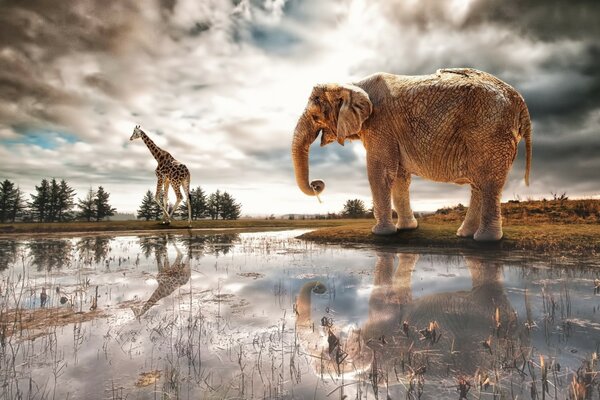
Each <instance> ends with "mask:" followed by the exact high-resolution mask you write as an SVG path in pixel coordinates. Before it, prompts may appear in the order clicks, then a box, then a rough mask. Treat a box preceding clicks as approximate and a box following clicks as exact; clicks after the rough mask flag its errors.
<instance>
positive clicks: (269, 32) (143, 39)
mask: <svg viewBox="0 0 600 400" xmlns="http://www.w3.org/2000/svg"><path fill="white" fill-rule="evenodd" d="M598 15H600V2H598V1H597V0H592V1H582V0H573V1H566V0H565V1H546V0H533V1H527V2H523V1H519V0H510V1H506V0H450V1H433V0H387V1H386V0H331V1H323V0H249V1H247V0H233V1H228V0H205V1H197V0H152V1H151V0H148V1H144V2H140V1H137V0H106V1H101V2H100V1H93V0H65V1H58V2H57V1H54V0H35V1H27V2H23V1H20V0H12V1H11V0H4V1H2V3H0V179H2V180H3V179H10V180H12V181H13V182H15V183H16V184H18V185H19V186H20V187H21V189H23V190H24V191H26V192H28V193H30V192H32V191H33V189H34V186H35V185H36V184H39V182H40V180H41V179H42V178H44V177H46V178H52V177H55V178H57V179H66V180H67V181H68V182H69V183H70V184H71V185H72V186H73V187H74V188H75V189H76V190H77V192H78V194H79V197H83V195H84V194H85V193H86V191H87V190H88V189H89V187H90V186H92V187H94V188H95V187H97V186H100V185H101V186H103V187H104V188H105V189H106V190H108V191H109V192H110V194H111V202H112V205H113V206H115V207H116V208H117V209H118V211H120V212H133V211H135V210H136V209H137V207H138V206H139V203H140V202H141V199H142V197H143V196H144V193H145V192H146V190H148V189H152V190H154V188H155V185H156V177H155V174H154V169H155V167H156V162H155V160H154V159H153V158H152V156H151V154H150V152H149V151H148V150H147V148H146V147H145V145H144V144H143V142H141V141H133V142H130V141H129V137H130V136H131V133H132V131H133V128H134V126H135V125H136V124H141V126H142V129H144V130H145V132H146V133H148V135H149V136H150V137H151V138H152V139H153V140H154V141H155V142H156V144H157V145H159V146H160V147H161V148H163V149H165V150H167V151H169V152H170V153H171V154H172V155H173V156H174V157H175V158H176V159H178V160H179V161H181V162H182V163H184V164H186V165H187V166H188V168H189V169H190V172H191V176H192V187H196V186H201V187H202V188H203V189H204V190H205V191H207V192H213V191H215V190H217V189H220V190H225V191H228V192H229V193H231V194H232V195H233V196H234V197H235V198H236V199H237V200H238V201H239V202H240V203H241V204H242V213H243V215H269V214H271V213H273V214H286V213H327V212H339V211H340V210H341V209H342V206H343V203H344V202H345V200H347V199H350V198H359V199H362V200H364V201H365V203H366V204H367V205H368V206H370V205H371V196H370V190H369V185H368V181H367V177H366V166H365V151H364V148H363V147H362V144H361V143H360V142H353V143H352V144H350V145H348V144H347V145H346V146H344V147H342V146H339V145H338V144H337V143H332V144H330V145H329V146H326V147H324V148H320V147H319V143H318V142H319V141H316V142H315V144H314V146H313V147H311V158H310V161H311V162H310V171H311V179H316V178H321V179H323V180H324V181H325V182H326V184H327V189H326V190H325V192H324V193H323V194H322V196H321V198H322V200H323V203H319V202H318V201H317V200H316V199H315V198H314V197H309V196H306V195H304V194H302V193H301V192H300V190H299V189H298V188H297V187H296V185H295V181H294V174H293V167H292V163H291V156H290V147H291V140H292V133H293V130H294V127H295V124H296V122H297V120H298V117H299V116H300V115H301V113H302V111H303V109H304V107H305V105H306V103H307V99H308V96H309V94H310V92H311V90H312V87H313V86H314V85H316V84H318V83H325V82H341V83H344V82H351V81H354V80H359V79H361V78H362V77H364V76H367V75H370V74H372V73H374V72H379V71H383V72H389V73H395V74H401V75H417V74H430V73H434V72H435V71H436V69H438V68H448V67H474V68H477V69H481V70H484V71H487V72H490V73H492V74H494V75H496V76H498V77H499V78H501V79H503V80H504V81H506V82H507V83H509V84H510V85H512V86H513V87H515V88H516V89H517V90H518V91H519V92H520V93H522V95H523V96H524V98H525V101H526V102H527V104H528V106H529V109H530V113H531V116H532V120H533V164H532V172H531V186H529V187H526V186H525V184H524V181H523V172H524V164H525V161H524V147H525V146H524V143H521V144H520V146H519V154H518V157H517V159H516V161H515V163H514V164H513V168H512V171H511V173H510V175H509V180H508V182H507V184H506V186H505V189H504V197H503V198H504V200H509V199H514V198H521V199H526V198H529V197H531V198H539V197H551V194H550V193H551V192H557V193H563V192H566V193H567V195H568V196H570V197H592V196H599V195H600V178H599V174H598V171H600V135H599V133H600V132H599V131H600V68H599V67H598V65H600V40H599V39H600V24H598V23H597V16H598ZM469 193H470V192H469V188H468V186H457V185H452V184H444V183H436V182H429V181H426V180H423V179H420V178H413V183H412V185H411V202H412V206H413V209H414V210H423V211H425V210H435V209H437V208H440V207H442V206H447V205H455V204H457V203H459V202H460V203H463V204H467V203H468V198H469ZM171 199H172V200H173V199H174V195H173V193H172V192H171Z"/></svg>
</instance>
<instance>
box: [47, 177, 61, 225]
mask: <svg viewBox="0 0 600 400" xmlns="http://www.w3.org/2000/svg"><path fill="white" fill-rule="evenodd" d="M59 199H60V186H59V184H58V182H57V181H56V178H52V180H51V181H50V199H49V200H48V211H47V212H46V222H54V221H56V220H58V214H59V211H60V210H59V204H58V203H59Z"/></svg>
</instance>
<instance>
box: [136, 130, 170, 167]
mask: <svg viewBox="0 0 600 400" xmlns="http://www.w3.org/2000/svg"><path fill="white" fill-rule="evenodd" d="M142 140H143V141H144V143H146V147H148V150H150V153H152V156H153V157H154V158H155V159H156V161H158V162H160V161H161V159H162V158H164V157H163V155H164V153H165V151H164V150H162V149H161V148H160V147H158V146H157V145H156V144H155V143H154V142H153V141H152V139H150V138H149V137H148V135H146V133H145V132H142Z"/></svg>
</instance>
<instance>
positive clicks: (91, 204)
mask: <svg viewBox="0 0 600 400" xmlns="http://www.w3.org/2000/svg"><path fill="white" fill-rule="evenodd" d="M95 197H96V193H95V192H94V190H93V189H92V188H90V190H89V191H88V193H87V195H86V196H85V198H83V199H78V200H77V207H79V209H80V210H81V211H79V213H78V217H79V218H81V219H85V220H87V221H88V222H89V221H91V220H92V219H94V218H95V217H96V202H95V201H94V200H95Z"/></svg>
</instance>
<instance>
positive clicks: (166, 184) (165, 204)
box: [163, 178, 171, 224]
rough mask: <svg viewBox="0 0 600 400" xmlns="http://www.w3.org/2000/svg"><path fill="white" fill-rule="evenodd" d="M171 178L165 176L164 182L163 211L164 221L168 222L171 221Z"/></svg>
mask: <svg viewBox="0 0 600 400" xmlns="http://www.w3.org/2000/svg"><path fill="white" fill-rule="evenodd" d="M169 183H170V181H169V178H165V180H164V183H163V211H164V212H165V214H164V222H165V223H166V224H168V223H170V222H171V216H170V215H169Z"/></svg>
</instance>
